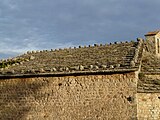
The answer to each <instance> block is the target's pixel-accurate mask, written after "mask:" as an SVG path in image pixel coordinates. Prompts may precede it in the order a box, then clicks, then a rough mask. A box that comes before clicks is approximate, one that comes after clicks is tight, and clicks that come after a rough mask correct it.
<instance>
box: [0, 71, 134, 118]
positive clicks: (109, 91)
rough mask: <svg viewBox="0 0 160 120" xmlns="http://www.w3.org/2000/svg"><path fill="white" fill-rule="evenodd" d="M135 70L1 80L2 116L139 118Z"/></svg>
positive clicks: (0, 109)
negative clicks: (119, 72)
mask: <svg viewBox="0 0 160 120" xmlns="http://www.w3.org/2000/svg"><path fill="white" fill-rule="evenodd" d="M136 87H137V79H136V78H135V73H134V72H133V73H123V74H111V75H84V76H63V77H34V78H13V79H1V80H0V118H1V120H44V119H45V120H46V119H47V120H136V119H137V118H136V116H137V103H136V99H137V98H136V91H137V88H136Z"/></svg>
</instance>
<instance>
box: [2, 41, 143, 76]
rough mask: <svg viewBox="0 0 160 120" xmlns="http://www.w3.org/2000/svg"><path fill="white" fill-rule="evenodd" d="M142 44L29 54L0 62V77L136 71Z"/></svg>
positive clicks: (126, 43)
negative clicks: (134, 69)
mask: <svg viewBox="0 0 160 120" xmlns="http://www.w3.org/2000/svg"><path fill="white" fill-rule="evenodd" d="M141 45H142V40H139V41H138V42H124V43H115V44H106V45H96V44H95V45H94V46H88V47H86V46H84V47H82V46H79V47H78V48H68V49H59V50H44V51H31V52H27V53H26V54H23V55H20V56H17V57H16V58H13V59H7V60H1V61H0V67H1V68H0V75H16V74H41V73H52V74H57V73H62V74H63V73H73V72H74V73H75V72H77V73H78V72H84V71H90V72H91V71H115V70H117V71H122V70H124V69H125V70H128V69H133V68H137V67H138V66H139V58H140V54H141V51H142V50H140V48H141Z"/></svg>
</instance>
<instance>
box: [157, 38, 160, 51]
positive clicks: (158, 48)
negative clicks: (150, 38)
mask: <svg viewBox="0 0 160 120" xmlns="http://www.w3.org/2000/svg"><path fill="white" fill-rule="evenodd" d="M157 52H158V53H160V39H157Z"/></svg>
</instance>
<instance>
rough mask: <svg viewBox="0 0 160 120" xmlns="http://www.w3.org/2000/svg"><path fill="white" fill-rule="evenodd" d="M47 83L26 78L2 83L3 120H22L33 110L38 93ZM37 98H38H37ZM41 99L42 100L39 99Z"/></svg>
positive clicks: (0, 84)
mask: <svg viewBox="0 0 160 120" xmlns="http://www.w3.org/2000/svg"><path fill="white" fill-rule="evenodd" d="M46 84H47V82H46V81H43V82H42V81H41V82H38V81H31V80H28V79H25V78H22V79H9V80H1V81H0V118H1V120H21V119H23V118H24V117H25V116H26V115H27V114H28V112H29V111H30V110H31V108H33V103H34V102H33V101H34V99H35V96H36V92H37V91H38V90H39V89H40V88H41V87H42V86H45V85H46ZM36 97H37V96H36ZM39 99H40V98H39Z"/></svg>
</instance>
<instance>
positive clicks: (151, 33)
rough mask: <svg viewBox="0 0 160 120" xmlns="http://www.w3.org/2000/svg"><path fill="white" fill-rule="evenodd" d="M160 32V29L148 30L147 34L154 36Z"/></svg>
mask: <svg viewBox="0 0 160 120" xmlns="http://www.w3.org/2000/svg"><path fill="white" fill-rule="evenodd" d="M159 32H160V30H156V31H152V32H148V33H147V34H146V35H145V36H152V35H156V34H158V33H159Z"/></svg>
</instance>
